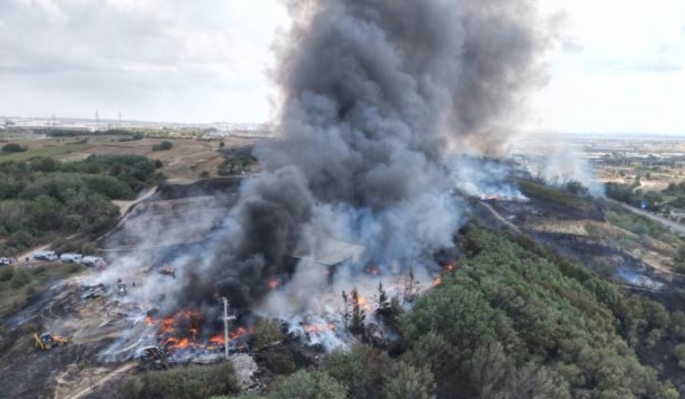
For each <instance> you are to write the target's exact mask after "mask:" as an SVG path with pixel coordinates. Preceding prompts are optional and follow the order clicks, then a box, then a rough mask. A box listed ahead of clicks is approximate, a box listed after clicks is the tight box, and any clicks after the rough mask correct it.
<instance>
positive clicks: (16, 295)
mask: <svg viewBox="0 0 685 399" xmlns="http://www.w3.org/2000/svg"><path fill="white" fill-rule="evenodd" d="M83 270H85V267H84V266H81V265H77V264H69V265H65V264H61V263H55V264H51V265H48V266H39V267H35V268H28V267H20V266H3V267H1V268H0V319H3V318H5V317H7V316H8V315H10V314H12V313H15V312H17V311H19V310H21V309H22V308H23V307H24V306H25V305H26V302H27V301H28V300H29V298H31V297H32V296H34V295H36V294H38V293H40V292H42V291H43V290H45V289H47V288H49V286H50V284H51V283H53V282H55V281H59V280H63V279H64V278H66V277H68V276H71V275H74V274H76V273H79V272H81V271H83Z"/></svg>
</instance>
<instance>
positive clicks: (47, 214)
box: [0, 156, 164, 256]
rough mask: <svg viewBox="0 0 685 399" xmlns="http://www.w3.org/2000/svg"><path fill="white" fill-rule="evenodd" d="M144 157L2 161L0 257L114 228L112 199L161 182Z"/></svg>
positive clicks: (153, 166) (158, 174) (114, 207)
mask: <svg viewBox="0 0 685 399" xmlns="http://www.w3.org/2000/svg"><path fill="white" fill-rule="evenodd" d="M163 178H164V177H163V175H161V174H160V173H158V172H157V165H156V164H155V162H153V161H152V160H149V159H147V158H144V157H140V156H90V157H88V158H87V159H85V160H83V161H79V162H73V163H59V162H57V161H55V160H53V159H51V158H36V159H33V160H32V161H30V162H12V161H8V162H3V163H0V240H2V241H0V242H1V243H0V254H2V256H12V255H16V254H18V253H20V252H21V251H23V250H24V249H26V248H29V247H31V246H33V245H35V244H37V243H40V242H43V241H45V240H48V239H52V238H56V237H60V236H69V235H73V234H75V233H80V234H82V235H84V236H88V237H89V236H96V235H99V234H102V233H104V232H105V231H107V230H108V229H110V228H111V227H113V225H114V223H115V222H116V219H117V218H118V215H119V213H118V209H117V208H116V206H114V205H113V204H112V203H111V200H113V199H132V198H134V197H135V195H136V193H138V192H139V191H140V190H142V189H143V188H145V187H147V186H148V185H151V184H155V183H157V182H159V181H161V180H162V179H163Z"/></svg>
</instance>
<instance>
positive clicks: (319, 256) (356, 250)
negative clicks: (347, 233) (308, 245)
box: [292, 238, 366, 266]
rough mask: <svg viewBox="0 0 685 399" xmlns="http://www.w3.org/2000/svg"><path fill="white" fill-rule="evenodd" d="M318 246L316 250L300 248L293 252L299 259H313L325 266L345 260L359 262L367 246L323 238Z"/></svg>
mask: <svg viewBox="0 0 685 399" xmlns="http://www.w3.org/2000/svg"><path fill="white" fill-rule="evenodd" d="M318 244H319V245H318V247H317V248H315V250H314V251H311V253H310V251H307V250H305V249H301V248H300V249H298V250H296V251H295V252H294V253H293V255H292V256H293V257H294V258H297V259H308V260H313V261H314V262H316V263H320V264H322V265H324V266H335V265H339V264H341V263H343V262H345V261H352V262H358V261H359V259H360V258H361V256H362V254H363V253H364V251H366V247H363V246H361V245H356V244H352V243H349V242H345V241H339V240H333V239H330V238H322V239H319V240H318Z"/></svg>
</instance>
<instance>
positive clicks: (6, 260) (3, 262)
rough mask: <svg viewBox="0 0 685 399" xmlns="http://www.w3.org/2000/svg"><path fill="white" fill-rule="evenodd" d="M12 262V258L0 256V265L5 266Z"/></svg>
mask: <svg viewBox="0 0 685 399" xmlns="http://www.w3.org/2000/svg"><path fill="white" fill-rule="evenodd" d="M11 264H12V259H10V258H0V266H7V265H11Z"/></svg>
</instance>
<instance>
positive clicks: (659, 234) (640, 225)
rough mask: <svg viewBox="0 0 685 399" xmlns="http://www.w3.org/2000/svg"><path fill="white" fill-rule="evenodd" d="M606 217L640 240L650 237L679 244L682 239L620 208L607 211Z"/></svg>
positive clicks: (658, 225) (646, 219) (660, 226)
mask: <svg viewBox="0 0 685 399" xmlns="http://www.w3.org/2000/svg"><path fill="white" fill-rule="evenodd" d="M606 217H607V220H608V221H609V222H611V224H613V225H614V226H617V227H620V228H622V229H623V230H627V231H630V232H631V233H633V234H635V235H637V236H639V237H640V238H646V237H649V238H653V239H656V240H659V241H663V242H665V243H668V244H677V243H679V242H680V239H679V238H678V236H677V235H676V234H674V233H672V232H670V231H669V230H668V229H666V228H664V227H663V226H662V225H661V224H659V223H657V222H655V221H653V220H651V219H648V218H646V217H643V216H640V215H636V214H634V213H632V212H629V211H626V210H623V209H620V207H615V208H611V209H610V210H607V212H606ZM684 255H685V254H684Z"/></svg>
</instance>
